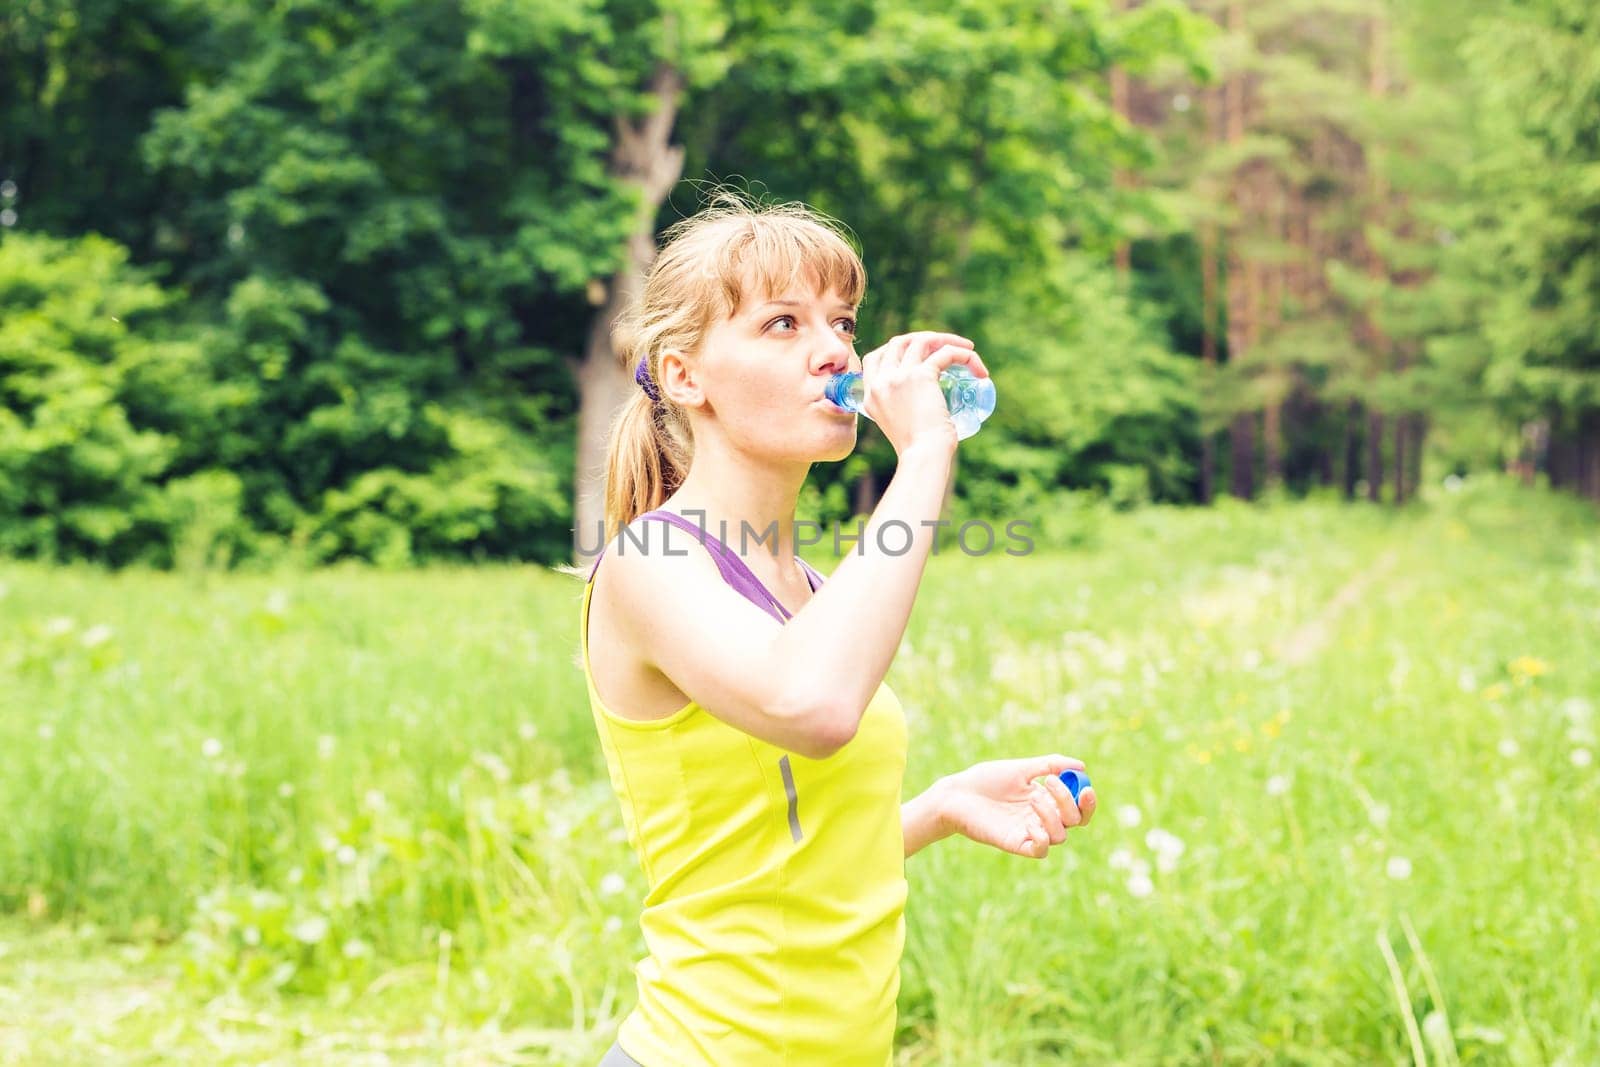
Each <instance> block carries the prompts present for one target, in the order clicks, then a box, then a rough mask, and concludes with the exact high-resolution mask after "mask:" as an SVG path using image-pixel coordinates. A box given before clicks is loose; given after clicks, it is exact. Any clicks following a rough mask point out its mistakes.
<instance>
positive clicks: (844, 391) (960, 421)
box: [824, 363, 994, 441]
mask: <svg viewBox="0 0 1600 1067" xmlns="http://www.w3.org/2000/svg"><path fill="white" fill-rule="evenodd" d="M939 388H940V389H941V390H943V391H944V402H945V403H946V404H947V405H949V408H950V418H951V420H952V421H953V422H955V424H956V438H957V439H958V440H962V441H965V440H966V439H967V438H969V437H971V436H972V435H973V434H975V433H977V432H978V428H979V427H980V426H982V425H983V420H984V419H987V418H988V417H989V416H990V415H991V414H993V413H994V382H993V381H992V380H991V379H989V378H979V377H978V376H977V375H975V374H973V373H972V371H970V370H968V369H967V367H966V365H965V364H961V363H952V364H951V365H950V366H948V367H946V368H945V369H944V370H943V371H941V372H940V373H939ZM866 394H867V387H866V382H865V381H863V380H862V377H861V375H859V374H856V373H855V372H853V371H851V372H848V373H845V374H835V375H834V376H833V377H832V378H829V379H828V386H827V389H826V390H825V394H824V395H826V396H827V398H828V399H829V400H831V401H833V402H834V403H835V404H837V405H838V406H839V407H842V408H844V409H845V410H846V411H853V412H855V413H856V414H858V415H866V414H867V413H866V411H864V410H863V409H862V406H861V404H862V400H863V399H865V397H866ZM867 417H868V418H871V416H870V415H868V416H867Z"/></svg>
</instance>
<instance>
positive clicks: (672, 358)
mask: <svg viewBox="0 0 1600 1067" xmlns="http://www.w3.org/2000/svg"><path fill="white" fill-rule="evenodd" d="M658 365H659V366H660V368H661V372H660V382H659V384H660V386H661V394H662V395H663V396H665V397H666V398H667V399H669V400H671V401H672V402H673V403H674V404H676V405H678V406H679V407H680V408H697V407H700V406H701V405H703V404H704V403H705V402H706V396H705V390H703V389H702V388H701V387H700V383H699V381H698V380H697V379H696V372H697V370H698V368H696V367H695V365H694V363H693V362H692V361H691V360H690V359H689V357H688V356H686V355H684V353H683V352H681V351H679V350H678V349H676V348H669V349H667V350H666V351H665V352H663V353H661V360H660V362H659V364H658Z"/></svg>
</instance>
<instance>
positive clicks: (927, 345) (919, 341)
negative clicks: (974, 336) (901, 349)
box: [895, 330, 977, 360]
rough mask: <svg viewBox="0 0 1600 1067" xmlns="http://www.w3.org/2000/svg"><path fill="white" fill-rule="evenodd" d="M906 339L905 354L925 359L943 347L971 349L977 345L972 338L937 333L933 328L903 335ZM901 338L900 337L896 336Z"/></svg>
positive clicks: (910, 357) (908, 356)
mask: <svg viewBox="0 0 1600 1067" xmlns="http://www.w3.org/2000/svg"><path fill="white" fill-rule="evenodd" d="M902 336H903V337H904V338H905V339H906V347H905V355H906V357H907V358H908V359H914V360H924V359H927V358H928V356H929V354H930V353H933V352H936V351H938V350H939V349H941V348H965V349H968V350H969V351H970V350H971V349H973V348H976V347H977V346H976V345H974V344H973V343H972V341H971V339H970V338H966V337H962V336H961V335H960V334H958V333H937V332H934V331H931V330H922V331H918V332H917V333H908V334H903V335H902ZM895 340H896V341H898V340H900V338H899V337H897V338H895Z"/></svg>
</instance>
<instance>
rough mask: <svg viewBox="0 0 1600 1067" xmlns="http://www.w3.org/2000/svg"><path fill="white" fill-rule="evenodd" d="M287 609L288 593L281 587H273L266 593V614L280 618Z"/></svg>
mask: <svg viewBox="0 0 1600 1067" xmlns="http://www.w3.org/2000/svg"><path fill="white" fill-rule="evenodd" d="M288 610H289V594H288V593H286V592H285V591H283V590H282V589H274V590H273V591H272V592H270V593H268V594H267V603H266V612H267V614H268V615H276V616H278V617H279V618H280V619H281V618H282V617H283V616H284V615H285V614H286V613H287V612H288Z"/></svg>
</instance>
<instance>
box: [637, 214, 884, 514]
mask: <svg viewBox="0 0 1600 1067" xmlns="http://www.w3.org/2000/svg"><path fill="white" fill-rule="evenodd" d="M663 240H664V244H663V246H662V248H661V251H660V253H659V254H658V255H657V256H656V259H655V262H654V263H652V264H651V266H650V269H649V270H648V271H647V272H646V274H645V279H644V286H643V288H642V290H641V292H640V294H639V298H638V300H637V302H636V303H635V304H634V306H633V307H632V308H630V309H629V310H628V311H627V312H626V313H625V314H624V315H623V316H622V317H621V318H620V319H619V320H618V322H617V324H616V326H615V328H614V329H613V330H612V348H613V350H614V351H615V352H616V354H617V357H618V358H619V359H620V360H621V361H622V362H623V365H624V366H626V367H627V368H628V370H629V371H630V372H632V371H633V370H634V368H635V367H636V366H637V365H638V363H639V360H640V358H641V357H643V358H644V359H645V361H646V370H647V372H648V373H649V375H650V381H651V383H652V384H653V385H654V387H655V391H656V392H657V393H658V394H661V398H660V400H659V401H652V400H651V399H650V397H649V396H648V395H647V394H646V393H645V392H644V390H643V389H641V388H638V387H637V386H635V392H634V394H633V397H632V399H630V400H629V401H627V402H626V403H625V404H623V406H622V409H621V411H619V412H618V413H617V415H616V417H615V419H614V420H613V421H612V424H611V428H610V431H609V435H608V441H607V445H606V530H605V535H606V536H605V539H606V541H609V540H611V538H613V537H615V536H616V535H617V532H618V531H619V530H621V528H622V527H624V526H626V525H627V524H628V523H630V522H632V521H633V520H634V519H635V518H637V517H638V516H640V515H642V514H644V513H645V512H647V511H650V510H651V509H653V508H657V507H660V506H661V504H662V502H664V501H665V500H666V498H667V497H668V496H669V495H671V493H672V492H673V490H675V489H676V488H677V487H678V486H679V485H680V484H682V482H683V478H684V476H685V475H686V474H688V472H689V463H690V460H692V459H693V457H694V437H693V434H692V433H691V432H690V429H689V419H688V414H687V412H686V411H684V409H682V408H680V407H678V406H677V405H676V404H674V403H673V402H672V401H671V400H669V399H668V398H667V397H666V395H665V394H664V393H661V389H660V386H659V384H656V383H659V382H660V378H659V377H658V376H657V371H658V370H659V369H660V366H661V362H660V361H661V354H662V353H663V352H667V351H673V350H675V351H678V352H683V353H686V354H693V353H696V352H698V351H699V349H700V346H701V344H702V343H703V342H704V341H705V336H706V333H707V332H708V331H709V329H710V327H711V325H712V323H713V322H714V321H715V317H717V316H721V317H722V318H729V317H731V316H732V315H733V314H734V313H735V312H736V311H737V310H738V309H739V305H740V302H741V301H742V300H743V298H744V297H745V296H750V295H754V296H764V297H772V296H778V295H781V294H783V293H784V292H786V291H788V289H789V288H790V286H792V285H793V284H794V283H795V282H796V281H797V280H799V279H800V278H801V277H802V276H803V275H809V276H810V278H811V279H812V280H814V281H815V282H817V283H818V286H819V288H820V289H821V290H822V291H824V292H826V291H829V290H833V291H835V292H837V293H838V294H839V295H840V296H841V297H842V298H843V299H845V300H846V301H848V302H849V303H851V304H859V303H860V302H861V298H862V296H863V294H864V293H865V292H866V288H867V271H866V267H865V266H863V265H862V262H861V257H860V255H859V254H857V252H856V250H855V248H854V247H853V245H852V243H851V241H850V240H849V238H848V237H847V235H846V233H845V231H844V230H843V228H842V227H840V226H839V225H838V224H837V223H835V222H834V221H833V220H832V219H829V218H827V217H826V216H824V215H822V214H820V213H818V212H816V211H814V210H812V209H811V208H808V207H806V206H805V205H803V204H797V203H788V204H768V205H762V204H757V203H753V202H751V201H749V200H747V199H745V198H744V197H742V196H740V195H738V194H736V193H732V192H728V191H719V192H718V193H716V194H715V195H714V196H713V197H712V199H711V203H710V206H708V207H707V208H706V209H705V210H703V211H701V212H699V213H697V214H695V215H691V216H690V217H689V218H686V219H683V220H681V221H679V222H677V223H674V224H673V225H672V226H671V227H670V228H669V229H668V230H667V231H666V233H665V234H664V235H663ZM746 285H753V286H754V287H755V290H756V291H755V292H754V293H746V292H745V287H746Z"/></svg>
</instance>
